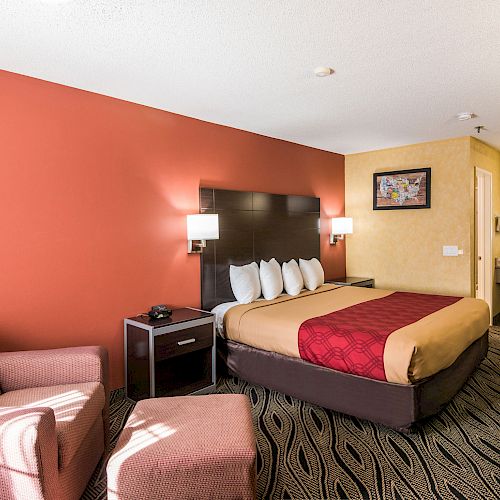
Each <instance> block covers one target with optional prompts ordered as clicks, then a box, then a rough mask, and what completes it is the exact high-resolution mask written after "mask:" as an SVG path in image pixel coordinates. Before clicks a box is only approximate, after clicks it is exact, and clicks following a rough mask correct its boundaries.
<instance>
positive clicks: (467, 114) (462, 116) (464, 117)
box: [457, 111, 476, 122]
mask: <svg viewBox="0 0 500 500" xmlns="http://www.w3.org/2000/svg"><path fill="white" fill-rule="evenodd" d="M475 116H476V115H475V114H474V113H470V112H468V111H464V112H463V113H458V115H457V119H458V120H460V121H461V122H463V121H465V120H470V119H471V118H474V117H475Z"/></svg>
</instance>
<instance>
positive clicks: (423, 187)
mask: <svg viewBox="0 0 500 500" xmlns="http://www.w3.org/2000/svg"><path fill="white" fill-rule="evenodd" d="M417 208H431V169H430V168H429V167H426V168H412V169H406V170H393V171H390V172H376V173H374V174H373V210H405V209H406V210H407V209H417Z"/></svg>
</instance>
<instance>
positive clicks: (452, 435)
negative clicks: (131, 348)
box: [83, 327, 500, 500]
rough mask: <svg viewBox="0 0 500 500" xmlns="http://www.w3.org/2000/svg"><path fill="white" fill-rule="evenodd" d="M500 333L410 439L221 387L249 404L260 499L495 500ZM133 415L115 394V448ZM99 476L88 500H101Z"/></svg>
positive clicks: (230, 384)
mask: <svg viewBox="0 0 500 500" xmlns="http://www.w3.org/2000/svg"><path fill="white" fill-rule="evenodd" d="M499 372H500V328H498V327H493V328H491V330H490V348H489V352H488V357H487V358H486V359H485V360H484V361H483V363H482V364H481V366H480V367H479V368H478V370H477V371H476V373H475V374H474V375H473V377H472V378H471V379H470V380H469V382H468V383H467V384H466V386H465V387H464V388H463V389H462V390H461V391H460V393H459V394H457V396H456V397H455V398H454V399H453V401H451V403H450V404H449V405H448V407H447V408H446V409H445V410H444V411H443V412H441V413H440V414H439V415H437V416H436V417H433V418H430V419H429V420H428V421H427V422H426V423H425V424H423V425H422V426H420V427H419V428H418V429H417V432H415V433H414V434H411V435H403V434H399V433H397V432H395V431H392V430H389V429H387V428H385V427H382V426H378V425H375V424H372V423H370V422H366V421H362V420H358V419H356V418H353V417H349V416H346V415H343V414H340V413H336V412H333V411H329V410H324V409H323V408H319V407H317V406H314V405H311V404H308V403H304V402H302V401H298V400H296V399H293V398H290V397H288V396H284V395H282V394H280V393H277V392H274V391H270V390H268V389H264V388H263V387H260V386H252V385H250V384H247V383H246V382H243V381H240V380H237V379H233V378H223V379H221V380H219V383H218V392H221V393H244V394H247V395H248V396H249V397H250V399H251V401H252V410H253V416H254V425H255V434H256V437H257V448H258V463H257V469H258V470H257V472H258V479H257V495H258V498H261V499H283V498H292V499H337V498H342V499H343V498H349V499H358V498H359V499H360V498H363V499H364V498H369V499H404V500H409V499H435V498H439V499H490V498H491V499H498V498H499V497H500V495H499V492H500V375H499ZM131 409H132V405H131V404H130V403H129V402H128V401H126V400H125V399H123V392H122V391H115V392H114V393H113V394H112V400H111V425H112V437H113V442H115V441H116V438H117V436H118V434H119V432H120V429H121V428H122V426H123V424H124V422H125V420H126V418H127V416H128V414H129V413H130V411H131ZM105 484H106V479H105V474H104V471H103V466H102V465H101V466H99V467H98V468H97V470H96V471H95V473H94V476H93V477H92V480H91V481H90V483H89V486H88V488H87V491H86V492H85V494H84V496H83V498H84V499H87V500H90V499H105V498H106V494H105Z"/></svg>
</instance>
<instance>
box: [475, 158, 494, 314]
mask: <svg viewBox="0 0 500 500" xmlns="http://www.w3.org/2000/svg"><path fill="white" fill-rule="evenodd" d="M491 190H492V175H491V172H488V171H486V170H482V169H480V168H477V167H476V258H477V262H476V297H477V298H478V299H483V300H485V301H486V302H487V303H488V305H489V306H490V315H491V307H492V302H493V300H492V294H493V271H494V269H493V259H492V256H491V254H492V248H491V246H492V230H493V211H492V201H491V200H492V191H491ZM490 319H491V318H490Z"/></svg>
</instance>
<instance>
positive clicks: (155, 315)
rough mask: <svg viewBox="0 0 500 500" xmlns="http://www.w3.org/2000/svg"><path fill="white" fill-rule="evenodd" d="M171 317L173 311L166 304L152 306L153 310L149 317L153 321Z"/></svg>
mask: <svg viewBox="0 0 500 500" xmlns="http://www.w3.org/2000/svg"><path fill="white" fill-rule="evenodd" d="M171 315H172V309H169V308H168V307H167V306H166V305H165V304H159V305H157V306H152V307H151V310H150V311H149V312H148V316H149V317H150V318H151V319H164V318H169V317H170V316H171Z"/></svg>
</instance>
